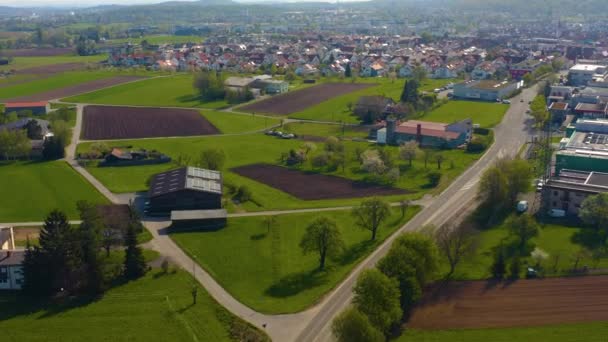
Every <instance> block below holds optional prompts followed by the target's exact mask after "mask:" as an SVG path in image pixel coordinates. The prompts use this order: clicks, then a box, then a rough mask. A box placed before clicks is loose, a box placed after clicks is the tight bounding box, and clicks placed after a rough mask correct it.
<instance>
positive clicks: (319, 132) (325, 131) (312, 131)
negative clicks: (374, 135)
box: [280, 122, 369, 138]
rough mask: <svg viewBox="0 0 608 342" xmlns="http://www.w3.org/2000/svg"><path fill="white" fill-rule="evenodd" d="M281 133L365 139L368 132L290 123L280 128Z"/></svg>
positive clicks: (351, 127) (356, 129) (323, 125)
mask: <svg viewBox="0 0 608 342" xmlns="http://www.w3.org/2000/svg"><path fill="white" fill-rule="evenodd" d="M280 130H281V131H282V132H286V133H294V134H296V135H304V136H313V137H330V136H333V137H345V138H366V137H367V136H368V135H369V130H368V129H367V128H365V127H358V126H349V125H344V126H342V125H327V124H318V123H312V122H292V123H288V124H286V125H284V126H283V127H281V128H280Z"/></svg>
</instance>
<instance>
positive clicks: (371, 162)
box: [361, 149, 386, 175]
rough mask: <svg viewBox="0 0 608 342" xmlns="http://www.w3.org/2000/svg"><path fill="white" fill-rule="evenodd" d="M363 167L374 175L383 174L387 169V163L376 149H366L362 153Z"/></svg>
mask: <svg viewBox="0 0 608 342" xmlns="http://www.w3.org/2000/svg"><path fill="white" fill-rule="evenodd" d="M361 169H362V170H363V171H365V172H368V173H371V174H373V175H381V174H383V173H384V171H386V165H385V164H384V161H383V160H382V158H381V157H380V151H378V150H376V149H368V150H365V151H364V152H363V153H362V154H361Z"/></svg>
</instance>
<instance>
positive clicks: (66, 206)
mask: <svg viewBox="0 0 608 342" xmlns="http://www.w3.org/2000/svg"><path fill="white" fill-rule="evenodd" d="M0 189H2V193H3V196H0V222H24V221H25V222H27V221H35V222H38V221H42V220H43V219H44V217H45V216H46V214H48V213H49V212H50V211H51V210H53V209H61V210H63V211H64V212H65V213H66V214H67V215H68V217H69V218H71V219H77V218H78V211H77V210H76V201H79V200H87V201H90V202H93V203H106V202H107V200H106V199H105V198H104V197H103V196H102V195H101V194H100V193H98V192H97V190H95V188H93V186H91V185H90V184H89V183H87V181H86V180H85V179H84V178H82V177H81V176H80V175H79V174H78V173H76V171H74V170H72V168H70V166H69V165H68V164H67V163H66V162H64V161H54V162H14V163H6V162H3V163H0ZM7 194H8V195H7Z"/></svg>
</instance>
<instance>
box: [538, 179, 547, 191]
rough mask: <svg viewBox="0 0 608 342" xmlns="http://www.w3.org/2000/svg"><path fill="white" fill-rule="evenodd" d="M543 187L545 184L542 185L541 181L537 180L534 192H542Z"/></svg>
mask: <svg viewBox="0 0 608 342" xmlns="http://www.w3.org/2000/svg"><path fill="white" fill-rule="evenodd" d="M544 185H545V184H544V183H543V181H542V180H539V181H538V182H536V191H537V192H541V191H542V190H543V186H544Z"/></svg>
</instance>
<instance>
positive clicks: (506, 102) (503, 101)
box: [502, 100, 511, 104]
mask: <svg viewBox="0 0 608 342" xmlns="http://www.w3.org/2000/svg"><path fill="white" fill-rule="evenodd" d="M502 103H504V104H511V101H509V100H502Z"/></svg>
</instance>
